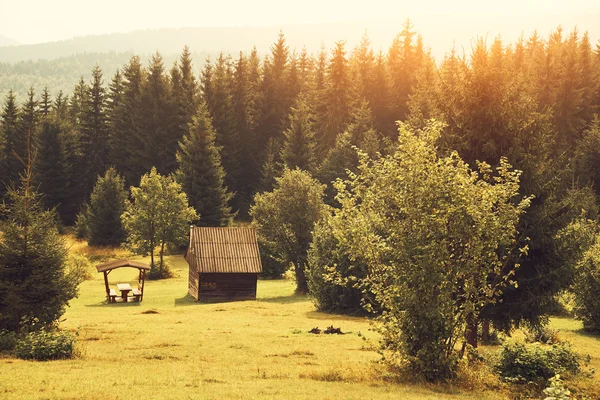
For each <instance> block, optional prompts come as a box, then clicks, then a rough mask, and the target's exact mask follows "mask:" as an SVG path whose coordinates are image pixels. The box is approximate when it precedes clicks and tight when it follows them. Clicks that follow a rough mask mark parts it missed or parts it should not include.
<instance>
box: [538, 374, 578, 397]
mask: <svg viewBox="0 0 600 400" xmlns="http://www.w3.org/2000/svg"><path fill="white" fill-rule="evenodd" d="M548 383H549V384H550V386H548V387H547V388H546V389H544V394H545V395H546V396H547V397H545V398H544V400H569V399H571V391H569V389H567V388H566V387H565V386H564V383H563V381H562V379H560V374H556V375H554V376H553V377H552V378H550V379H548Z"/></svg>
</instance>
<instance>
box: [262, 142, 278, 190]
mask: <svg viewBox="0 0 600 400" xmlns="http://www.w3.org/2000/svg"><path fill="white" fill-rule="evenodd" d="M280 152H281V144H280V143H279V142H278V141H277V140H275V139H271V140H269V142H268V143H267V146H266V149H265V151H264V156H263V164H262V168H261V174H260V181H259V184H258V192H270V191H271V190H273V187H274V185H275V179H276V178H277V177H278V176H279V175H280V172H281V169H282V167H281V163H280V162H279V160H278V155H279V153H280Z"/></svg>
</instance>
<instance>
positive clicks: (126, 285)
mask: <svg viewBox="0 0 600 400" xmlns="http://www.w3.org/2000/svg"><path fill="white" fill-rule="evenodd" d="M117 288H118V289H119V290H120V291H121V298H122V299H123V302H125V303H127V295H128V294H129V292H131V290H132V289H131V286H129V283H117Z"/></svg>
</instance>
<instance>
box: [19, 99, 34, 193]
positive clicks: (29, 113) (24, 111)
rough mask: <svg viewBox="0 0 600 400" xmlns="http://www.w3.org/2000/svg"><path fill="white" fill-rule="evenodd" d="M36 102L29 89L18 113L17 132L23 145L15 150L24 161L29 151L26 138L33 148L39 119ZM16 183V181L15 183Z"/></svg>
mask: <svg viewBox="0 0 600 400" xmlns="http://www.w3.org/2000/svg"><path fill="white" fill-rule="evenodd" d="M38 105H39V104H38V101H37V100H35V91H34V89H33V87H31V88H29V91H28V92H27V101H26V102H25V104H23V106H22V107H21V112H20V113H19V124H18V126H19V132H20V138H21V139H20V141H21V143H22V145H23V147H22V148H15V151H16V153H17V155H18V156H19V157H20V158H21V159H22V160H24V159H25V158H26V157H27V151H28V150H30V149H28V148H27V145H25V144H27V137H29V135H31V137H32V140H31V141H30V142H29V145H31V146H35V141H34V140H35V134H36V128H37V123H38V119H39V112H38V111H39V110H38ZM19 162H20V163H21V166H23V162H22V161H19ZM15 182H16V181H15Z"/></svg>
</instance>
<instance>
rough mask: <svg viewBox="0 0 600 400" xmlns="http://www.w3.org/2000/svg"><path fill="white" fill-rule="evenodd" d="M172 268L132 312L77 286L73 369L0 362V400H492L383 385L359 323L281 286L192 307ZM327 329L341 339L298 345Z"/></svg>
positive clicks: (118, 277)
mask: <svg viewBox="0 0 600 400" xmlns="http://www.w3.org/2000/svg"><path fill="white" fill-rule="evenodd" d="M73 248H76V247H73ZM73 248H72V250H73ZM170 261H171V263H172V264H173V266H174V270H175V272H176V274H177V277H176V278H174V279H169V280H165V281H159V282H150V283H147V286H146V290H145V299H144V301H143V303H141V304H137V303H133V304H111V305H107V304H105V303H104V295H105V293H104V288H103V282H102V277H101V275H100V274H95V275H97V276H95V277H94V279H93V280H91V281H86V282H84V283H83V284H82V285H81V287H80V297H79V298H78V299H75V300H74V301H73V302H72V304H71V307H70V308H69V309H68V311H67V313H66V314H65V320H64V321H63V322H62V325H63V326H64V327H65V328H67V329H72V330H75V329H79V343H80V345H79V348H80V351H81V353H82V354H81V357H79V358H77V359H74V360H66V361H53V362H27V361H22V360H15V359H0V398H11V399H13V398H14V399H33V398H50V399H55V398H59V399H72V398H86V399H106V398H108V399H126V398H132V397H135V398H148V399H150V398H156V399H164V398H169V399H189V398H203V399H212V398H215V399H216V398H219V399H222V398H227V399H241V398H244V399H249V398H252V399H254V398H297V399H303V398H306V399H328V398H330V399H340V398H343V399H367V398H369V399H371V398H381V399H397V398H403V399H412V398H419V399H449V398H472V399H486V398H487V399H493V398H501V397H500V396H501V395H500V394H498V393H495V392H493V391H490V392H487V393H460V392H459V391H458V390H454V389H448V388H443V387H439V386H436V387H433V386H425V385H397V384H392V383H388V382H385V381H384V380H383V379H382V378H381V377H380V376H379V375H378V373H377V372H376V371H377V368H376V367H375V364H374V363H373V361H375V360H377V358H378V355H377V354H376V353H375V352H373V351H370V350H368V343H367V342H365V341H364V340H363V339H362V338H361V336H367V337H369V338H371V339H375V340H376V335H375V334H374V333H373V332H371V331H369V323H368V321H366V320H364V319H361V318H351V317H344V316H336V315H330V314H323V313H319V312H316V311H315V310H314V306H313V305H312V304H311V302H310V301H309V300H308V299H307V298H305V297H297V296H294V295H293V290H294V285H293V283H292V282H290V281H259V286H258V297H259V299H258V300H257V301H246V302H234V303H221V304H198V303H195V302H192V301H190V300H189V299H188V298H187V297H186V292H187V265H186V264H185V261H184V260H183V258H182V257H181V256H173V257H171V258H170ZM134 279H135V272H134V270H131V269H122V270H116V271H114V272H113V273H112V274H111V275H110V282H111V285H112V286H114V284H116V283H117V282H126V281H130V282H131V283H134ZM148 310H156V311H157V312H158V313H156V314H144V313H143V312H144V311H148ZM331 324H334V325H335V326H336V327H337V326H339V327H341V328H342V330H343V331H345V332H349V334H347V335H344V336H337V335H334V336H326V335H320V336H315V335H311V334H308V333H307V331H308V330H309V329H311V328H313V327H315V326H319V327H320V328H325V327H326V326H328V325H331ZM555 325H558V326H559V327H561V328H562V329H563V331H564V332H565V336H566V337H567V338H569V339H571V340H573V341H574V342H576V345H577V347H578V348H579V347H580V346H581V345H583V346H584V348H582V350H584V351H585V352H594V353H595V354H600V341H598V340H597V339H594V338H590V337H581V336H580V335H578V334H577V333H576V328H577V327H574V326H573V323H572V322H571V321H570V320H556V321H555ZM359 333H360V334H359ZM580 343H581V345H580ZM593 362H594V364H596V365H598V364H599V360H598V357H594V360H593Z"/></svg>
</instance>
